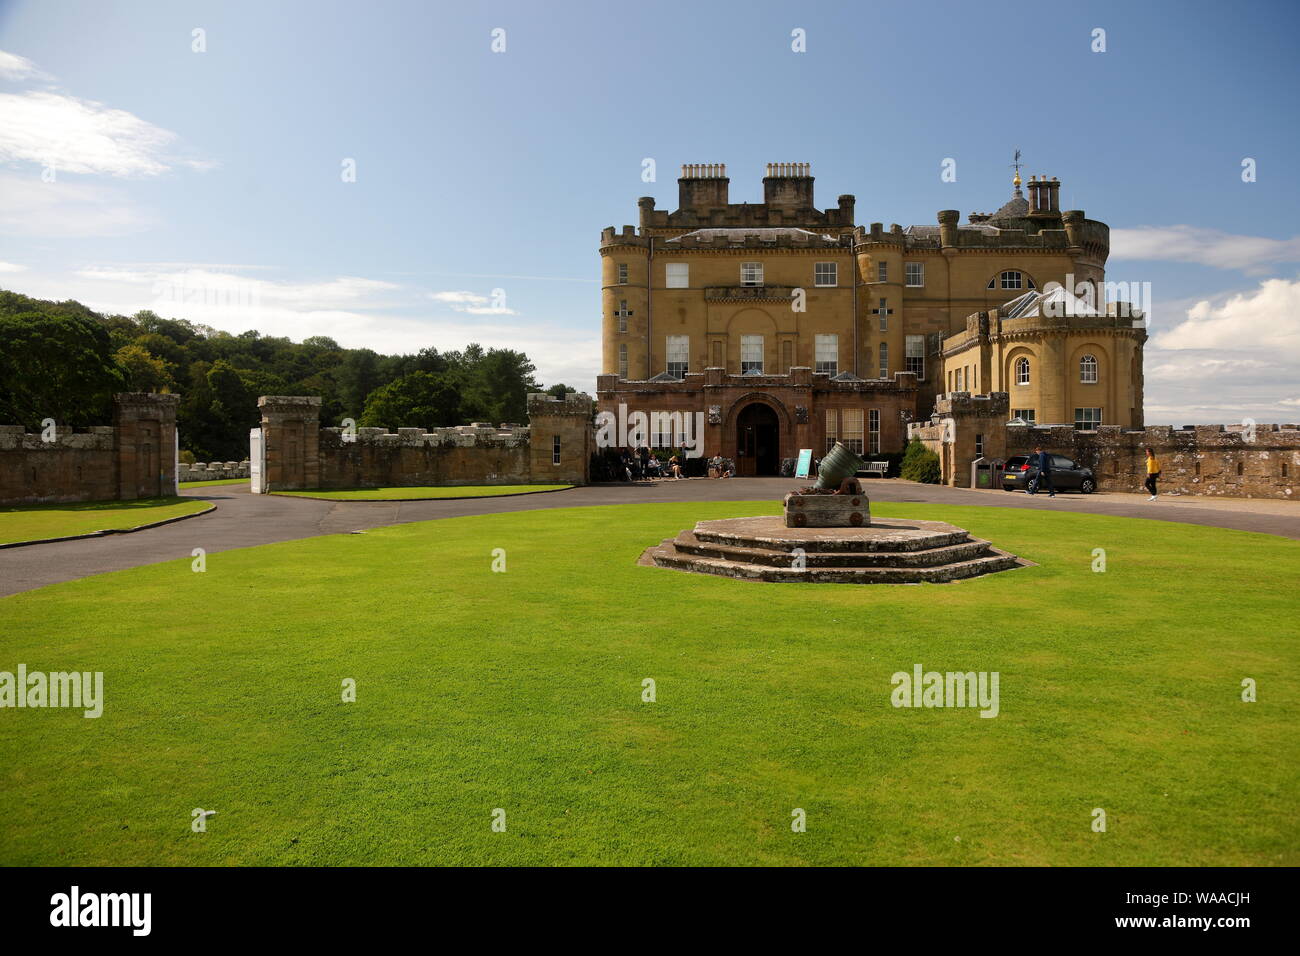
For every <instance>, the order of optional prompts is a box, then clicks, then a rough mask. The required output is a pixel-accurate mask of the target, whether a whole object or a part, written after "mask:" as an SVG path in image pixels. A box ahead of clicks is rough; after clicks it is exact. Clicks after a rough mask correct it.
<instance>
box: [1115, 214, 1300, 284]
mask: <svg viewBox="0 0 1300 956" xmlns="http://www.w3.org/2000/svg"><path fill="white" fill-rule="evenodd" d="M1110 255H1111V259H1149V260H1158V261H1161V262H1193V263H1196V264H1198V265H1205V266H1215V267H1217V268H1220V269H1240V270H1242V271H1243V272H1246V273H1248V274H1253V275H1260V274H1263V273H1265V272H1268V271H1269V269H1270V267H1271V266H1275V265H1277V264H1278V263H1286V262H1300V236H1296V237H1293V238H1291V239H1269V238H1267V237H1265V236H1237V235H1233V234H1231V233H1227V232H1220V231H1219V230H1217V229H1203V228H1200V227H1198V226H1139V227H1137V228H1136V229H1112V230H1111V231H1110Z"/></svg>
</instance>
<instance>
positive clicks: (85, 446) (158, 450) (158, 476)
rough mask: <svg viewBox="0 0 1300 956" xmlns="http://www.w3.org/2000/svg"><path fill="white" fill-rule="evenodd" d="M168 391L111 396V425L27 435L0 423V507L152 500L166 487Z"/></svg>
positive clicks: (171, 484)
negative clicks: (162, 393) (160, 393)
mask: <svg viewBox="0 0 1300 956" xmlns="http://www.w3.org/2000/svg"><path fill="white" fill-rule="evenodd" d="M178 403H179V399H178V398H177V397H176V396H175V395H157V394H152V393H146V392H124V393H121V394H118V395H114V396H113V424H112V425H95V426H92V427H90V428H89V429H87V430H86V431H84V432H77V431H74V430H72V429H71V428H67V427H64V426H59V425H57V424H56V425H55V426H53V428H52V430H51V431H50V432H36V433H29V432H27V431H26V430H25V429H24V428H23V426H21V425H0V505H17V504H48V503H59V502H70V501H110V500H114V499H120V500H132V499H136V498H154V497H158V496H162V495H170V494H173V493H174V489H175V481H176V406H177V404H178Z"/></svg>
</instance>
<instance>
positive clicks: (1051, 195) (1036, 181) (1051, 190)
mask: <svg viewBox="0 0 1300 956" xmlns="http://www.w3.org/2000/svg"><path fill="white" fill-rule="evenodd" d="M1060 212H1061V183H1060V181H1059V180H1057V179H1056V178H1052V179H1051V180H1049V179H1048V178H1047V177H1046V176H1030V177H1029V215H1031V216H1054V215H1060Z"/></svg>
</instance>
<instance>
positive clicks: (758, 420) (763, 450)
mask: <svg viewBox="0 0 1300 956" xmlns="http://www.w3.org/2000/svg"><path fill="white" fill-rule="evenodd" d="M780 467H781V424H780V419H778V418H777V415H776V411H775V410H774V409H773V408H772V407H771V406H769V405H764V404H763V403H761V402H754V403H752V404H750V405H746V406H745V407H744V408H743V409H741V412H740V414H739V415H738V416H736V473H737V474H739V475H747V476H749V475H775V474H777V473H778V471H779V469H780Z"/></svg>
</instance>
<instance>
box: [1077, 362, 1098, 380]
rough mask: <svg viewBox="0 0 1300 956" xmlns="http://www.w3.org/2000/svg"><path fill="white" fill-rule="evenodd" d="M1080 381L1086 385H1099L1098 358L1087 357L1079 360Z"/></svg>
mask: <svg viewBox="0 0 1300 956" xmlns="http://www.w3.org/2000/svg"><path fill="white" fill-rule="evenodd" d="M1079 381H1080V382H1082V383H1083V384H1084V385H1096V384H1097V356H1095V355H1085V356H1084V357H1083V358H1081V359H1079Z"/></svg>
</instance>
